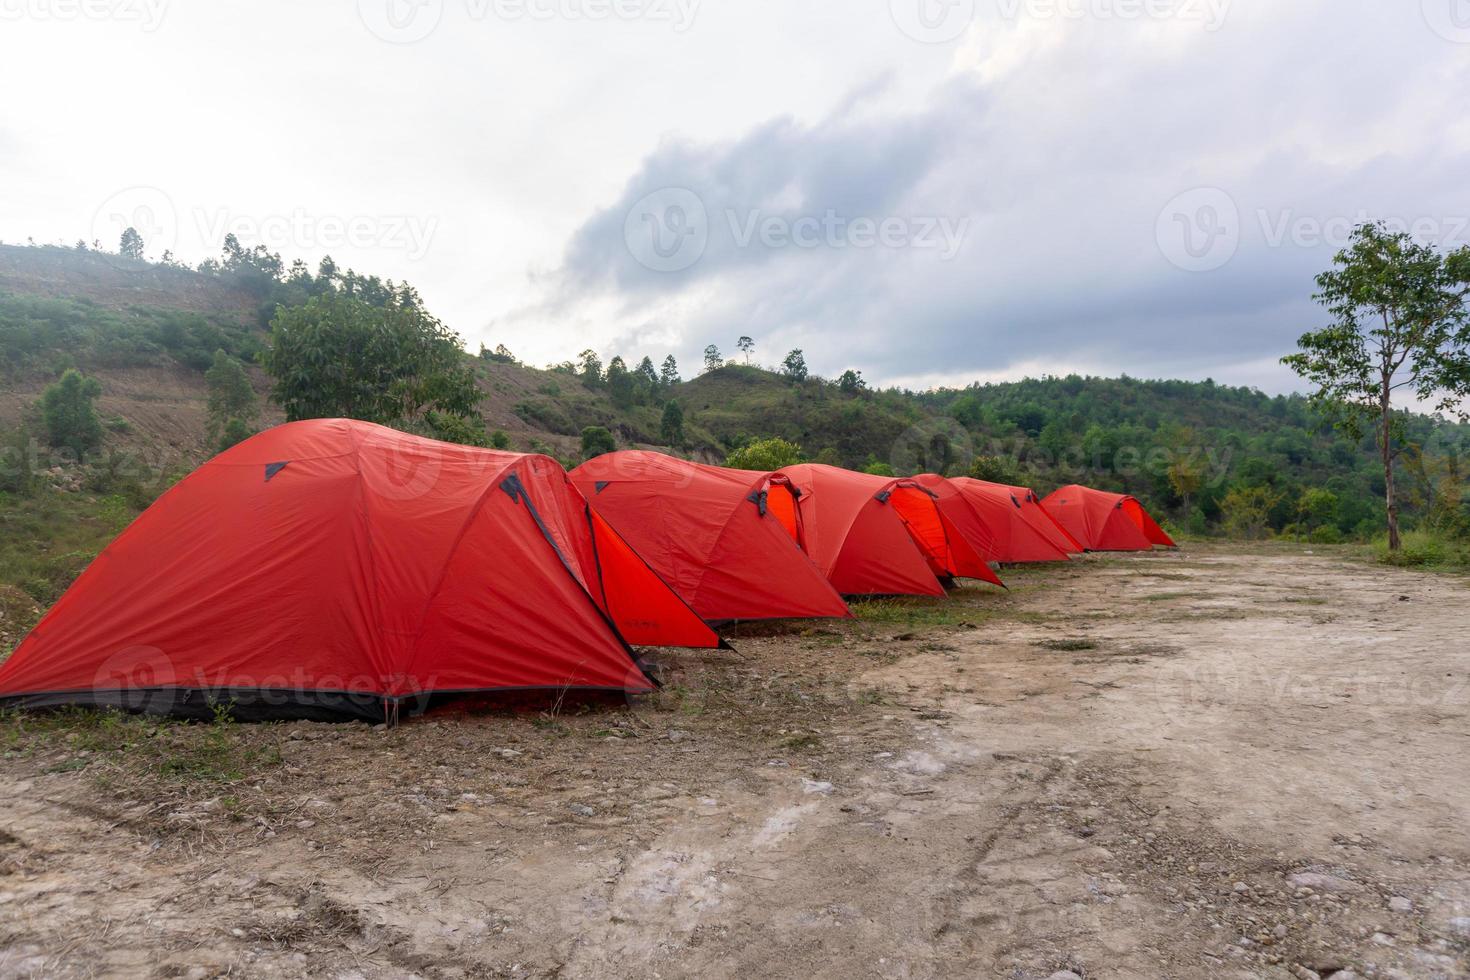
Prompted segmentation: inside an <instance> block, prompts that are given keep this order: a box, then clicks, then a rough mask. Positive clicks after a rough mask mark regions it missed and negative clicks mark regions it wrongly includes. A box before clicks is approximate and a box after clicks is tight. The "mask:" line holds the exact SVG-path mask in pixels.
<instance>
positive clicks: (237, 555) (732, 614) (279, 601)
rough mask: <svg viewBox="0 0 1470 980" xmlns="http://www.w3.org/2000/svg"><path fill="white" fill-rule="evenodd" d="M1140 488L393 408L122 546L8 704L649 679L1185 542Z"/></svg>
mask: <svg viewBox="0 0 1470 980" xmlns="http://www.w3.org/2000/svg"><path fill="white" fill-rule="evenodd" d="M1173 544H1174V543H1173V541H1171V540H1170V539H1169V537H1168V535H1166V534H1165V533H1164V532H1163V531H1162V530H1161V529H1160V528H1159V526H1158V525H1157V524H1156V523H1155V522H1154V521H1153V520H1152V518H1150V517H1149V516H1148V514H1147V513H1146V512H1145V511H1144V509H1143V508H1142V507H1141V506H1140V505H1139V503H1138V501H1136V500H1135V499H1133V498H1132V497H1128V496H1123V495H1118V494H1108V493H1103V492H1101V491H1097V490H1091V489H1088V488H1085V487H1079V486H1072V487H1063V488H1062V489H1060V490H1058V491H1056V492H1055V493H1053V494H1052V495H1050V496H1049V497H1046V498H1045V499H1038V498H1037V496H1036V495H1035V494H1034V493H1032V492H1031V491H1030V490H1028V489H1026V488H1024V487H1009V486H1001V485H997V484H991V483H984V482H981V481H978V480H970V479H965V478H958V479H946V478H944V477H940V476H936V475H932V474H931V475H923V476H915V477H903V478H893V477H886V476H875V475H870V474H865V473H854V472H851V471H848V470H843V469H840V468H837V467H832V466H823V465H817V464H801V465H797V466H789V467H786V468H784V469H782V470H779V471H776V472H772V473H758V472H751V471H746V470H735V469H727V468H723V467H717V466H708V465H703V464H699V463H693V462H689V461H686V460H680V459H675V458H673V457H670V456H666V455H662V454H660V453H654V452H642V451H634V452H617V453H610V454H608V455H605V456H599V457H597V458H595V459H592V460H590V461H588V462H586V463H584V464H582V465H581V466H579V467H577V468H576V469H575V470H573V471H572V472H571V473H567V472H566V471H565V470H563V469H562V467H561V466H560V465H559V464H558V463H557V462H556V461H554V460H552V459H550V458H549V457H546V456H538V455H522V454H517V453H507V452H498V451H494V450H487V449H478V448H474V447H468V446H459V445H451V444H448V443H442V442H435V441H433V440H429V439H423V438H419V437H417V436H412V435H407V434H405V433H402V432H398V431H396V430H393V429H387V428H383V427H381V426H377V425H372V424H369V423H365V422H356V421H349V420H343V419H318V420H311V421H304V422H294V423H289V424H286V425H282V426H278V427H276V428H273V429H270V430H267V431H265V432H263V433H261V434H259V435H257V436H254V437H253V438H251V439H248V440H246V441H244V442H242V443H240V444H239V445H237V446H235V447H233V448H232V449H229V450H227V451H225V452H223V453H221V454H220V455H218V456H216V457H215V458H214V459H212V460H210V461H209V462H207V463H206V464H204V465H203V466H201V467H200V468H199V469H197V470H195V471H194V472H193V473H192V474H190V475H189V476H188V477H186V478H185V479H183V480H182V481H180V482H179V483H178V484H177V485H176V486H174V487H173V488H172V489H170V490H169V491H168V492H167V493H165V494H164V495H163V496H162V497H160V498H159V500H158V501H157V502H155V503H154V505H153V506H152V507H150V508H149V509H148V510H147V511H145V512H144V513H143V514H142V515H141V516H140V517H139V518H138V519H137V520H136V521H135V522H134V523H133V524H132V525H131V526H129V527H128V528H127V529H126V530H125V531H124V532H123V533H122V534H121V535H120V536H119V537H118V538H117V539H116V540H115V541H113V542H112V544H110V545H109V546H108V547H107V548H106V549H104V550H103V552H102V553H101V554H100V555H99V556H98V557H97V559H96V560H95V561H93V562H92V564H91V565H90V566H89V567H88V568H87V569H86V571H85V572H83V574H82V575H81V576H80V577H79V578H78V579H77V581H76V582H75V583H74V584H73V585H72V587H71V588H70V589H68V590H67V592H66V593H65V594H64V595H63V596H62V597H61V598H60V599H59V600H58V601H57V602H56V604H55V605H54V606H53V607H52V608H51V609H50V611H49V612H48V613H47V614H46V615H45V617H44V618H43V619H42V620H41V622H40V623H39V624H38V625H37V626H36V628H35V629H34V630H32V631H31V633H30V634H29V635H28V636H27V637H26V638H25V640H23V641H22V643H21V644H20V646H19V647H18V648H17V649H16V651H15V653H14V654H13V655H12V656H11V657H10V658H9V659H8V660H7V661H5V662H4V663H3V664H0V707H53V706H59V705H68V704H83V705H97V706H111V707H118V708H122V709H125V710H131V711H149V712H159V713H167V714H174V715H181V716H197V717H207V716H208V715H209V714H210V713H211V712H212V711H214V710H216V709H217V707H218V706H219V705H221V704H228V705H229V706H230V709H231V710H232V711H233V712H234V713H235V714H236V715H237V716H239V717H257V718H272V717H291V718H322V719H327V718H341V717H361V718H369V719H381V718H383V717H385V716H386V717H388V718H390V719H391V718H393V717H396V715H397V713H398V711H399V708H400V706H401V705H403V704H405V703H408V704H409V706H410V710H419V709H422V708H423V707H424V706H425V705H426V704H428V703H429V701H430V700H432V699H433V698H434V697H437V696H448V695H463V694H472V693H484V692H492V691H494V692H504V691H525V690H562V689H582V690H607V691H618V692H629V693H638V692H647V691H650V690H652V689H653V686H654V681H653V678H652V677H651V676H650V674H649V673H648V671H647V670H646V669H645V665H644V662H643V661H642V660H641V659H640V657H639V654H638V653H637V651H636V650H635V647H639V646H682V647H695V648H699V647H704V648H711V647H719V646H722V645H723V644H722V641H721V639H720V637H719V635H718V633H717V632H716V631H715V627H717V626H719V625H721V624H723V623H726V622H729V621H735V620H752V619H785V618H805V617H845V616H850V615H851V613H850V611H849V609H848V606H847V604H846V602H845V600H844V598H843V597H844V596H856V595H933V596H939V595H943V594H944V592H945V588H946V586H947V585H949V584H951V583H952V582H953V581H954V580H955V579H960V578H969V579H978V580H981V581H985V582H990V583H992V584H995V585H1000V584H1001V580H1000V578H999V577H998V576H997V575H996V573H995V571H994V570H993V568H992V566H993V565H995V564H1006V563H1019V562H1041V561H1066V560H1068V559H1069V555H1070V554H1075V553H1079V552H1082V551H1110V550H1147V549H1151V548H1152V547H1154V546H1155V545H1163V546H1169V547H1172V546H1173Z"/></svg>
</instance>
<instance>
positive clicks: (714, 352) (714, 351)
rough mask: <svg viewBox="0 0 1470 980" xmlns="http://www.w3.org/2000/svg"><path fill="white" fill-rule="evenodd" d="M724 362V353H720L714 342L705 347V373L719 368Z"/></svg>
mask: <svg viewBox="0 0 1470 980" xmlns="http://www.w3.org/2000/svg"><path fill="white" fill-rule="evenodd" d="M724 363H725V358H724V355H722V354H721V353H720V349H719V348H718V347H716V346H715V345H714V344H710V345H709V346H708V347H706V348H705V349H704V370H705V373H709V372H710V371H714V370H717V369H718V368H719V367H720V366H721V365H723V364H724Z"/></svg>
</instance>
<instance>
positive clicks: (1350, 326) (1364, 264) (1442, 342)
mask: <svg viewBox="0 0 1470 980" xmlns="http://www.w3.org/2000/svg"><path fill="white" fill-rule="evenodd" d="M1317 286H1318V290H1319V291H1318V293H1317V295H1316V297H1315V299H1316V300H1317V302H1318V303H1320V304H1321V305H1322V306H1323V307H1324V308H1325V309H1326V310H1327V312H1328V313H1329V314H1330V315H1331V317H1332V322H1331V324H1330V325H1329V326H1327V327H1324V328H1323V329H1321V330H1316V331H1313V332H1310V333H1306V334H1303V335H1302V337H1301V339H1300V340H1298V341H1297V345H1298V346H1299V347H1300V348H1301V349H1300V350H1299V351H1298V352H1297V353H1295V354H1292V355H1289V356H1287V357H1284V358H1282V363H1284V364H1286V365H1287V366H1289V367H1290V368H1291V369H1292V370H1294V371H1295V372H1296V373H1297V374H1299V375H1301V376H1302V377H1303V378H1305V379H1306V380H1307V381H1309V382H1311V383H1312V384H1314V385H1316V386H1317V391H1316V392H1314V393H1313V395H1312V400H1313V401H1314V402H1315V403H1316V404H1317V405H1318V406H1319V407H1320V408H1322V409H1324V410H1325V412H1326V413H1327V414H1328V416H1329V417H1330V418H1332V420H1333V422H1334V423H1335V424H1336V425H1337V426H1339V427H1340V428H1342V429H1343V430H1344V431H1346V432H1347V433H1348V434H1349V435H1351V436H1353V437H1354V438H1358V437H1361V435H1362V434H1363V433H1364V432H1365V431H1372V432H1373V433H1374V436H1375V439H1376V442H1377V446H1378V456H1379V462H1380V463H1381V464H1382V466H1383V480H1384V509H1385V511H1386V513H1387V517H1388V547H1389V550H1390V551H1398V550H1399V548H1400V545H1401V541H1400V535H1399V501H1398V493H1397V490H1396V488H1395V484H1394V460H1395V459H1396V458H1397V457H1398V455H1399V453H1400V452H1402V449H1403V423H1404V419H1403V416H1402V415H1401V414H1399V413H1396V412H1395V409H1394V404H1393V399H1394V395H1395V393H1396V392H1402V393H1403V394H1405V395H1407V396H1409V397H1410V398H1413V399H1415V400H1417V401H1418V402H1420V403H1422V404H1425V405H1427V406H1429V407H1432V408H1435V409H1437V410H1439V411H1442V412H1449V413H1454V414H1456V415H1458V416H1459V417H1460V418H1461V419H1464V418H1466V417H1467V413H1466V411H1465V409H1464V400H1465V399H1466V398H1467V397H1470V308H1467V302H1466V301H1467V297H1470V246H1467V247H1465V248H1461V249H1459V250H1458V251H1455V252H1449V253H1442V252H1440V251H1439V250H1437V249H1435V248H1433V247H1431V246H1428V245H1424V244H1422V243H1419V242H1416V241H1414V239H1412V238H1411V237H1410V236H1409V235H1407V234H1405V233H1403V232H1393V231H1389V230H1388V229H1387V228H1385V227H1384V226H1382V225H1376V224H1366V225H1360V226H1359V227H1358V228H1357V229H1356V230H1355V231H1354V232H1353V237H1352V241H1351V242H1350V243H1349V245H1348V247H1347V248H1345V249H1343V250H1342V251H1341V252H1339V253H1338V254H1337V257H1336V258H1335V259H1334V260H1333V268H1332V269H1329V270H1328V271H1326V272H1324V273H1322V274H1321V275H1320V276H1318V277H1317Z"/></svg>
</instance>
